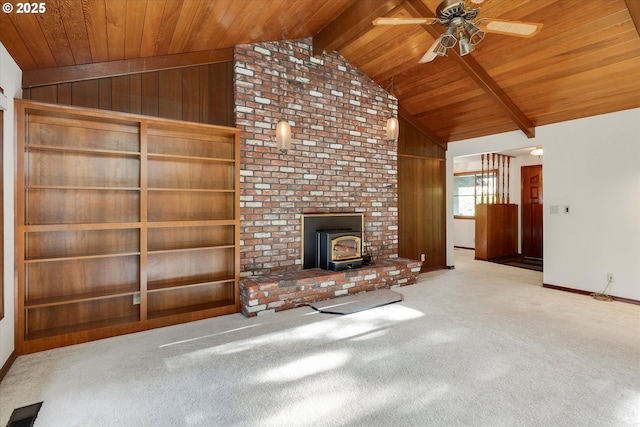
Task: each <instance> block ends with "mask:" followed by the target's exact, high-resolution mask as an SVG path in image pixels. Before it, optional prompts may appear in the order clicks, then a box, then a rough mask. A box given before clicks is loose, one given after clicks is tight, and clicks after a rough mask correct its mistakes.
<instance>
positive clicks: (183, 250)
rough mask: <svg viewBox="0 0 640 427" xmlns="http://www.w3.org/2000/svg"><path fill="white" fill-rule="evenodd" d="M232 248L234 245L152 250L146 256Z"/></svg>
mask: <svg viewBox="0 0 640 427" xmlns="http://www.w3.org/2000/svg"><path fill="white" fill-rule="evenodd" d="M234 247H235V246H234V245H220V246H194V247H190V248H180V249H163V250H154V251H149V252H148V254H149V255H153V254H170V253H177V252H192V251H202V250H209V249H233V248H234Z"/></svg>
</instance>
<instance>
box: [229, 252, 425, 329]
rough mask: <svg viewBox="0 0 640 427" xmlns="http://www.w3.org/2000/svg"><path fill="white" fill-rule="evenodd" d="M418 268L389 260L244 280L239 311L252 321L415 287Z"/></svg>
mask: <svg viewBox="0 0 640 427" xmlns="http://www.w3.org/2000/svg"><path fill="white" fill-rule="evenodd" d="M421 265H422V263H421V262H420V261H415V260H411V259H406V258H389V259H382V260H376V262H375V264H373V265H368V266H364V267H362V268H358V269H355V270H345V271H327V270H322V269H319V268H312V269H307V270H298V271H286V272H282V273H276V274H270V275H265V276H251V277H247V278H244V279H241V280H240V311H241V312H242V314H243V315H245V316H246V317H253V316H257V315H263V314H267V313H273V312H276V311H282V310H288V309H291V308H295V307H299V306H301V305H306V304H309V303H311V302H315V301H322V300H326V299H331V298H337V297H341V296H345V295H353V294H357V293H360V292H368V291H373V290H376V289H384V288H386V289H388V288H390V287H392V286H407V285H412V284H414V283H416V280H417V278H418V274H420V266H421Z"/></svg>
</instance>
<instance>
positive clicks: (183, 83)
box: [23, 62, 235, 126]
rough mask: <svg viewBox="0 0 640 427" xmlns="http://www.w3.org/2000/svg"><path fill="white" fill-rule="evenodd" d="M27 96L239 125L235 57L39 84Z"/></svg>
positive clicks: (200, 121) (26, 91)
mask: <svg viewBox="0 0 640 427" xmlns="http://www.w3.org/2000/svg"><path fill="white" fill-rule="evenodd" d="M23 98H25V99H31V100H34V101H41V102H49V103H53V104H65V105H75V106H79V107H89V108H100V109H103V110H112V111H121V112H125V113H134V114H143V115H147V116H153V117H162V118H166V119H176V120H186V121H190V122H198V123H208V124H214V125H222V126H235V120H234V112H233V106H234V101H233V62H221V63H216V64H207V65H199V66H193V67H184V68H175V69H170V70H162V71H153V72H146V73H139V74H130V75H124V76H117V77H108V78H101V79H94V80H84V81H77V82H71V83H60V84H54V85H48V86H41V87H35V88H31V89H25V90H24V91H23Z"/></svg>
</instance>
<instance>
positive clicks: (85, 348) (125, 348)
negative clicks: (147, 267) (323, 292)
mask: <svg viewBox="0 0 640 427" xmlns="http://www.w3.org/2000/svg"><path fill="white" fill-rule="evenodd" d="M541 281H542V274H541V273H539V272H535V271H528V270H523V269H520V268H514V267H507V266H501V265H497V264H492V263H488V262H482V261H474V260H473V252H471V251H465V250H457V251H456V269H455V270H443V271H436V272H432V273H427V274H423V275H421V276H420V281H419V283H418V284H416V285H412V286H407V287H403V288H399V289H398V288H396V289H395V290H396V291H397V292H400V293H401V294H402V295H403V296H404V300H403V301H402V302H399V303H395V304H391V305H386V306H383V307H379V308H375V309H372V310H367V311H362V312H359V313H355V314H351V315H347V316H338V315H327V314H320V313H318V312H316V311H314V310H313V309H312V308H310V307H302V308H298V309H294V310H288V311H284V312H281V313H276V314H272V315H267V316H259V317H254V318H251V319H245V318H244V317H242V315H240V314H237V315H230V316H224V317H219V318H215V319H208V320H204V321H200V322H193V323H189V324H184V325H177V326H172V327H168V328H163V329H156V330H152V331H147V332H144V333H139V334H133V335H127V336H121V337H116V338H112V339H107V340H102V341H97V342H92V343H88V344H82V345H77V346H72V347H66V348H61V349H56V350H51V351H46V352H41V353H37V354H32V355H27V356H23V357H19V358H18V360H17V361H16V362H15V364H14V366H13V367H12V368H11V370H10V371H9V373H8V374H7V376H6V377H5V379H4V381H2V383H1V384H0V425H5V424H6V422H7V420H8V419H9V415H10V414H11V411H12V410H13V409H14V408H17V407H20V406H25V405H28V404H31V403H34V402H39V401H44V404H43V406H42V409H41V410H40V413H39V415H38V419H37V421H36V426H343V425H344V426H347V425H348V426H392V425H393V426H426V425H429V426H457V425H459V426H638V425H640V332H639V331H640V307H639V306H634V305H630V304H624V303H619V302H602V301H596V300H594V299H592V298H589V297H586V296H582V295H575V294H569V293H565V292H559V291H554V290H550V289H544V288H542V287H541Z"/></svg>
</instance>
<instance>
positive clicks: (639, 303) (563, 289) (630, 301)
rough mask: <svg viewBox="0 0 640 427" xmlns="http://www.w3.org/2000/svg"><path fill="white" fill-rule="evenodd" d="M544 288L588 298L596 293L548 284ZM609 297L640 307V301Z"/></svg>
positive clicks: (543, 285) (544, 284)
mask: <svg viewBox="0 0 640 427" xmlns="http://www.w3.org/2000/svg"><path fill="white" fill-rule="evenodd" d="M542 287H543V288H548V289H554V290H556V291H563V292H571V293H572V294H580V295H588V296H591V295H592V294H593V293H594V292H590V291H585V290H584V289H575V288H567V287H564V286H558V285H550V284H548V283H543V284H542ZM609 296H610V297H611V299H612V300H614V301H618V302H626V303H627V304H635V305H640V301H638V300H635V299H631V298H624V297H616V296H614V295H609Z"/></svg>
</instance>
